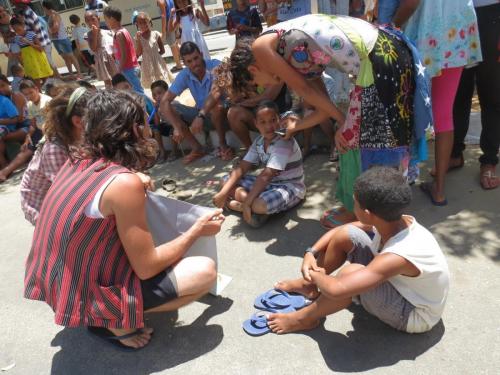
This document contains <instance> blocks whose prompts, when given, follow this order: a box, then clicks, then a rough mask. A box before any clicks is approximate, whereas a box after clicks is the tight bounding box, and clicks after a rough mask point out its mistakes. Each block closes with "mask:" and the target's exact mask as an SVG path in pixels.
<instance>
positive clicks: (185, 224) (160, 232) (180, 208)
mask: <svg viewBox="0 0 500 375" xmlns="http://www.w3.org/2000/svg"><path fill="white" fill-rule="evenodd" d="M147 197H148V199H147V200H146V217H147V221H148V226H149V230H150V231H151V234H152V236H153V241H154V243H155V245H156V246H158V245H161V244H162V243H165V242H168V241H171V240H173V239H174V238H176V237H178V236H179V235H180V234H182V233H184V232H186V231H187V230H188V229H189V228H190V227H191V226H192V225H193V224H194V222H195V221H196V220H197V219H198V218H199V217H200V216H202V215H204V214H205V213H207V212H211V211H213V210H214V209H213V208H208V207H202V206H195V205H193V204H191V203H187V202H182V201H178V200H175V199H171V198H167V197H163V196H161V195H158V194H155V193H152V192H148V193H147ZM200 255H201V256H207V257H209V258H211V259H213V260H214V262H215V264H217V241H216V239H215V236H210V237H200V238H199V239H198V240H197V241H196V242H195V243H194V244H193V246H191V248H190V249H189V250H188V251H187V252H186V254H185V255H184V257H189V256H200ZM231 280H232V278H231V277H230V276H226V275H222V274H219V273H218V274H217V282H216V283H215V285H214V287H213V288H212V290H211V291H210V293H211V294H213V295H220V293H221V292H222V290H223V289H224V288H225V287H226V286H227V285H228V284H229V282H230V281H231Z"/></svg>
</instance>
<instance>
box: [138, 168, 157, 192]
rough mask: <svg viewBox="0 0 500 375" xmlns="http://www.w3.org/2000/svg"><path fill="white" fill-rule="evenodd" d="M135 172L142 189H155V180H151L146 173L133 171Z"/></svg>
mask: <svg viewBox="0 0 500 375" xmlns="http://www.w3.org/2000/svg"><path fill="white" fill-rule="evenodd" d="M135 174H136V176H137V177H139V178H140V179H141V182H142V184H143V185H144V189H146V190H149V191H155V182H154V181H153V179H152V178H151V176H148V175H147V174H144V173H142V172H135Z"/></svg>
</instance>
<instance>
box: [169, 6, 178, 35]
mask: <svg viewBox="0 0 500 375" xmlns="http://www.w3.org/2000/svg"><path fill="white" fill-rule="evenodd" d="M179 22H180V20H179V19H178V17H177V14H176V12H175V8H172V9H171V10H170V18H169V20H168V32H170V33H173V32H175V30H176V29H177V27H178V26H179Z"/></svg>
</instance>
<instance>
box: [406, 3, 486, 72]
mask: <svg viewBox="0 0 500 375" xmlns="http://www.w3.org/2000/svg"><path fill="white" fill-rule="evenodd" d="M404 32H405V34H406V35H407V36H408V38H410V40H412V41H413V42H414V43H415V45H416V46H417V48H418V50H419V51H420V54H421V57H422V61H423V63H424V65H425V67H426V72H427V73H428V74H429V77H431V78H432V77H436V76H439V75H440V74H441V70H442V69H447V68H456V67H461V66H466V65H470V64H474V63H478V62H480V61H481V60H482V55H481V47H480V42H479V33H478V29H477V19H476V13H475V11H474V4H473V1H472V0H453V1H450V0H422V1H421V2H420V5H419V7H418V8H417V10H416V11H415V13H414V14H413V15H412V17H411V18H410V19H409V20H408V23H407V24H406V27H405V30H404Z"/></svg>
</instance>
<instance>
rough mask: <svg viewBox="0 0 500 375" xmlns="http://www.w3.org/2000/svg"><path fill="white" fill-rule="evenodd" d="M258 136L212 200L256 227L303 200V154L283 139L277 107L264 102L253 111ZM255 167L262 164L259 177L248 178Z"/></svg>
mask: <svg viewBox="0 0 500 375" xmlns="http://www.w3.org/2000/svg"><path fill="white" fill-rule="evenodd" d="M255 113H256V114H255V116H256V119H255V125H256V127H257V129H258V130H259V133H260V136H259V137H257V138H256V139H255V141H254V142H253V143H252V146H250V149H249V150H248V153H247V154H246V155H245V157H244V158H243V160H242V161H241V163H240V164H239V165H238V166H237V167H236V168H235V169H234V170H233V171H232V172H231V174H230V175H229V177H228V178H227V179H226V181H225V183H224V186H223V187H222V189H221V191H220V192H219V193H217V194H216V195H215V196H214V198H213V201H214V204H215V205H216V206H217V207H219V208H220V207H224V206H225V205H226V204H227V206H228V207H229V208H230V209H232V210H235V211H240V212H243V219H244V220H245V222H247V223H248V224H250V225H252V226H259V225H261V224H262V223H263V221H265V218H266V217H267V215H269V214H274V213H278V212H281V211H286V210H289V209H290V208H292V207H294V206H296V205H297V204H298V203H299V202H300V201H301V200H302V199H304V197H305V193H306V187H305V185H304V171H303V168H302V154H301V152H300V148H299V145H298V144H297V142H296V141H295V139H294V138H291V139H289V140H285V139H282V138H281V137H280V136H278V135H276V133H275V131H276V130H278V129H279V113H278V106H277V105H276V104H275V103H274V102H272V101H263V102H261V103H260V105H259V106H258V107H257V110H256V112H255ZM254 164H257V165H258V164H264V169H263V170H262V172H261V173H260V174H259V175H258V176H252V175H247V173H248V172H249V171H250V169H251V168H252V165H254Z"/></svg>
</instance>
